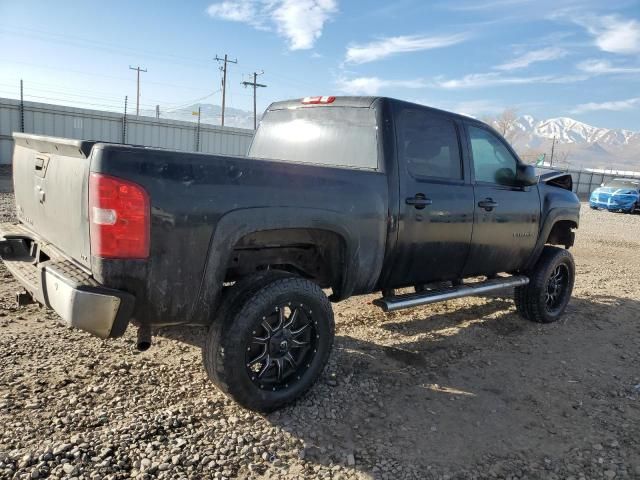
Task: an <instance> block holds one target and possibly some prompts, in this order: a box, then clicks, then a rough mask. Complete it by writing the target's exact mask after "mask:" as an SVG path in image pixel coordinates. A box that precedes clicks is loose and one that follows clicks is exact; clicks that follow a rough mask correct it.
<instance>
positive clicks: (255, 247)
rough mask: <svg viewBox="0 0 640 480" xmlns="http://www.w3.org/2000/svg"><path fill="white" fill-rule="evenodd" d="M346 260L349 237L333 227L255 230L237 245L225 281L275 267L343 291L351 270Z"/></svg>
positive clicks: (233, 250)
mask: <svg viewBox="0 0 640 480" xmlns="http://www.w3.org/2000/svg"><path fill="white" fill-rule="evenodd" d="M346 259H347V242H346V239H345V238H344V237H343V236H342V235H340V234H338V233H337V232H335V231H332V230H325V229H318V228H276V229H268V230H256V231H253V232H251V233H248V234H246V235H244V236H243V237H241V238H239V239H238V241H237V242H236V243H235V244H234V246H233V249H232V250H231V254H230V257H229V262H228V264H227V265H226V269H225V281H236V280H238V279H240V278H242V277H244V276H246V275H250V274H252V273H254V272H256V271H261V270H268V269H275V270H283V271H288V272H290V273H293V274H296V275H299V276H302V277H304V278H308V279H310V280H313V281H314V282H315V283H317V284H318V285H320V286H321V287H322V288H332V289H333V291H334V292H336V293H338V292H340V291H342V290H344V281H345V278H346V276H347V269H348V267H347V264H346ZM338 294H339V293H338Z"/></svg>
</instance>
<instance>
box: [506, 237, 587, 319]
mask: <svg viewBox="0 0 640 480" xmlns="http://www.w3.org/2000/svg"><path fill="white" fill-rule="evenodd" d="M574 280H575V263H574V261H573V256H572V255H571V253H569V251H568V250H565V249H563V248H558V247H551V246H546V247H544V250H543V251H542V255H541V256H540V258H539V259H538V262H537V263H536V266H535V267H534V269H533V270H532V272H531V273H530V275H529V284H528V285H525V286H524V287H518V288H516V289H515V297H514V300H515V304H516V308H517V310H518V312H519V313H520V314H521V315H522V316H523V317H524V318H526V319H528V320H532V321H534V322H539V323H551V322H555V321H556V320H558V319H559V318H560V317H561V316H562V314H563V313H564V310H565V308H566V307H567V304H568V303H569V300H570V298H571V292H572V291H573V284H574Z"/></svg>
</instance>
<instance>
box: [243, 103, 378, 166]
mask: <svg viewBox="0 0 640 480" xmlns="http://www.w3.org/2000/svg"><path fill="white" fill-rule="evenodd" d="M249 157H252V158H257V159H260V158H264V159H271V160H284V161H290V162H295V163H311V164H317V165H329V166H338V167H349V168H358V169H376V168H378V128H377V123H376V115H375V110H374V109H371V108H355V107H322V106H314V107H306V108H295V109H283V110H272V111H269V112H267V113H266V114H265V116H264V118H263V119H262V121H261V122H260V126H259V127H258V130H257V131H256V135H255V137H254V139H253V143H252V144H251V148H250V149H249Z"/></svg>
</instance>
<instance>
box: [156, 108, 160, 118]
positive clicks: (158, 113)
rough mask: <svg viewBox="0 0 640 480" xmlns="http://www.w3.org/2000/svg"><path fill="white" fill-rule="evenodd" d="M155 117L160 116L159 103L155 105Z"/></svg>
mask: <svg viewBox="0 0 640 480" xmlns="http://www.w3.org/2000/svg"><path fill="white" fill-rule="evenodd" d="M156 118H160V105H156Z"/></svg>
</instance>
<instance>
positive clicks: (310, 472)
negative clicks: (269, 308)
mask: <svg viewBox="0 0 640 480" xmlns="http://www.w3.org/2000/svg"><path fill="white" fill-rule="evenodd" d="M12 208H13V199H12V196H11V195H10V194H2V193H0V220H2V221H7V220H8V219H10V218H11V216H12V213H11V212H12ZM639 239H640V215H634V216H631V215H624V214H612V213H608V212H600V211H591V210H589V209H588V208H583V211H582V224H581V228H580V230H579V232H578V240H577V245H576V247H575V249H574V255H575V257H576V262H577V281H576V288H575V295H574V299H573V300H572V302H571V304H570V305H569V307H568V310H567V314H566V315H565V316H564V317H563V319H562V320H561V321H559V322H558V323H556V324H553V325H537V324H533V323H529V322H527V321H525V320H523V319H521V318H520V317H519V316H517V315H516V313H515V311H514V307H513V302H512V301H511V300H510V299H508V298H500V297H491V298H473V299H460V300H456V301H450V302H446V303H442V304H437V305H433V306H429V307H424V308H417V309H414V310H411V311H406V312H400V313H395V314H383V313H382V312H380V311H379V310H378V309H376V308H375V307H373V306H372V305H371V304H370V302H371V300H372V299H373V296H368V297H360V298H353V299H350V300H348V301H346V302H343V303H341V304H339V305H336V306H335V312H336V323H337V325H336V327H337V331H336V334H337V337H336V344H335V350H334V352H333V354H332V357H331V360H330V364H329V366H328V368H327V369H326V371H325V373H324V374H323V376H322V378H321V379H320V381H319V382H318V383H317V385H316V386H314V387H313V388H312V389H311V391H310V392H309V393H308V394H307V395H306V396H305V397H304V398H303V399H301V400H300V401H299V402H297V403H296V404H295V405H293V406H291V407H288V408H286V409H284V410H281V411H279V412H276V413H274V414H271V415H267V416H262V415H258V414H255V413H252V412H250V411H246V410H243V409H242V408H239V407H238V406H236V405H235V404H234V403H233V402H232V401H230V400H228V399H226V398H225V397H224V396H223V395H222V394H221V393H219V392H218V391H217V390H216V389H215V388H214V387H213V386H212V385H211V384H210V383H209V382H208V380H207V378H206V376H205V373H204V371H203V369H202V367H201V360H200V342H201V338H202V336H203V334H204V332H203V331H202V330H199V329H168V330H163V331H160V332H158V336H157V337H156V339H155V344H154V347H153V348H152V349H151V350H149V351H148V352H145V353H136V352H135V351H134V349H133V345H134V335H133V333H134V332H133V331H129V332H127V335H126V336H125V337H124V338H121V339H117V340H110V341H101V340H99V339H96V338H93V337H90V336H89V335H86V334H84V333H82V332H79V331H75V330H70V329H67V328H65V327H63V326H60V325H59V324H58V323H57V322H56V316H55V314H52V313H50V312H46V311H44V310H40V309H38V308H37V307H23V308H21V309H17V308H16V307H14V304H13V294H14V292H15V290H16V289H17V288H18V285H17V283H16V282H15V281H14V280H13V279H12V278H11V276H10V275H9V274H8V273H7V272H6V269H4V267H3V266H2V267H0V278H3V282H2V284H1V285H0V356H1V357H2V362H1V365H0V424H1V425H2V428H1V429H0V477H1V478H63V477H65V478H77V479H89V478H90V479H94V478H95V479H97V478H107V479H116V478H140V479H142V478H144V479H147V478H167V479H168V478H198V479H199V478H255V479H267V478H334V479H338V478H382V479H397V478H428V479H431V478H433V479H436V478H442V479H447V478H449V479H476V478H477V479H480V478H506V479H512V480H515V479H525V478H527V479H529V478H530V479H574V480H578V479H597V478H604V479H609V480H611V479H618V478H620V479H632V478H640V324H639V323H638V317H639V315H640V281H639V272H640V255H638V253H637V252H638V249H639V248H640V240H639Z"/></svg>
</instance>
